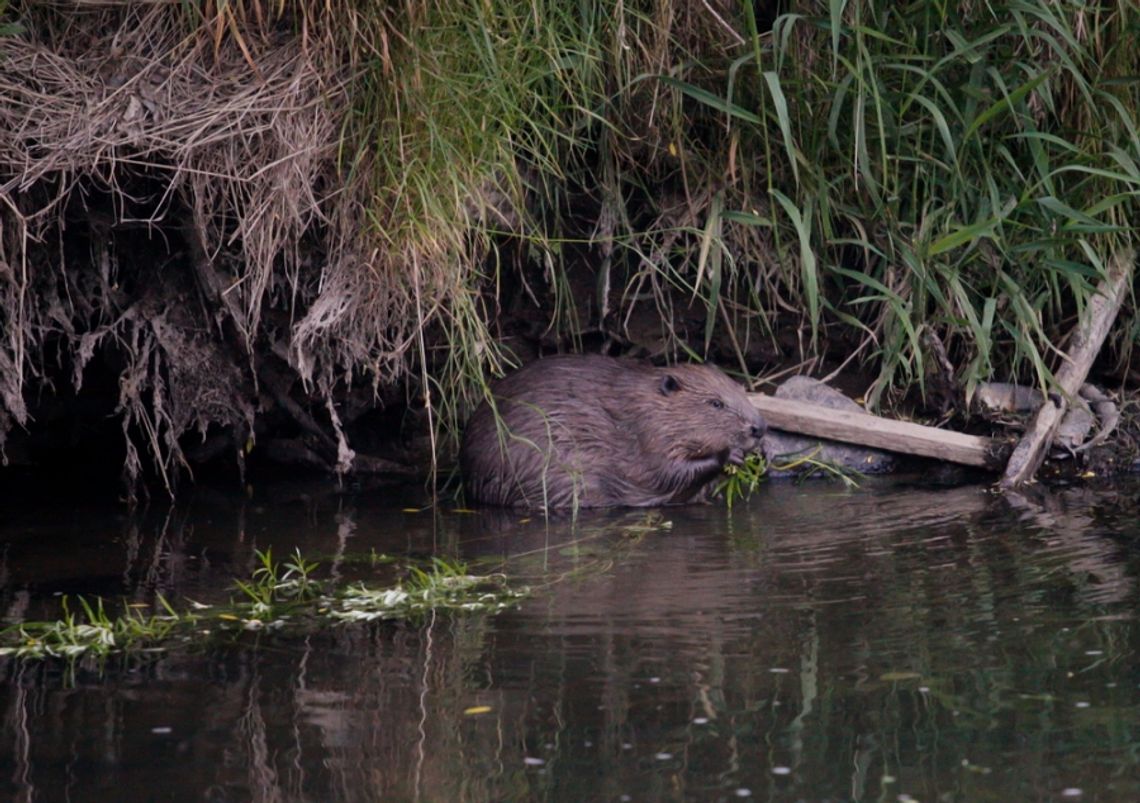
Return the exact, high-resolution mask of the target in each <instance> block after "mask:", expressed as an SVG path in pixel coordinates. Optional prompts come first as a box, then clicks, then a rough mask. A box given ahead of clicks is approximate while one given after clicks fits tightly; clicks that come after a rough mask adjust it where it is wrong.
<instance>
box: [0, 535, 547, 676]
mask: <svg viewBox="0 0 1140 803" xmlns="http://www.w3.org/2000/svg"><path fill="white" fill-rule="evenodd" d="M255 554H256V557H257V560H258V563H259V564H260V565H259V566H258V567H257V568H256V569H254V571H253V572H252V573H251V577H250V579H248V580H235V581H234V587H235V589H236V590H237V591H239V592H240V594H241V596H240V597H239V599H238V600H237V601H234V602H232V603H231V604H230V605H228V606H225V605H222V606H211V605H206V604H202V603H195V602H191V603H190V608H191V609H190V610H189V611H186V612H180V611H177V610H175V608H174V607H173V606H172V605H171V604H170V603H169V602H168V601H167V600H166V599H165V598H164V597H163V596H162V595H158V596H157V597H156V601H157V604H158V606H159V608H160V610H161V612H160V613H154V614H146V613H143V612H142V611H141V610H140V609H139V608H138V607H137V606H130V605H128V606H125V607H124V609H123V612H122V613H120V614H118V615H112V614H110V613H109V612H108V611H107V609H106V607H105V603H104V600H103V599H102V598H99V597H96V598H95V600H94V602H91V601H89V600H87V599H86V598H84V597H78V598H77V599H78V603H79V610H78V611H75V610H72V607H71V603H70V601H69V599H68V598H67V597H63V598H62V599H61V602H60V605H61V616H60V618H59V619H58V620H55V621H42V622H22V623H19V624H15V625H11V626H9V627H7V628H4V629H3V630H0V656H14V657H17V658H49V657H58V658H66V659H77V658H80V657H83V656H94V657H105V656H107V655H110V654H112V653H123V652H138V651H142V650H161V649H164V648H165V646H166V645H167V644H168V643H169V642H170V640H171V639H173V638H175V637H179V636H181V637H183V638H184V640H190V641H194V640H201V639H206V638H209V637H210V636H211V634H212V633H213V632H214V631H215V630H221V631H225V630H234V629H237V630H239V631H240V630H261V629H264V628H273V629H281V628H283V627H285V626H286V624H291V625H293V626H296V627H320V626H323V625H327V624H332V623H338V622H353V621H370V620H373V619H381V618H383V619H398V618H404V619H407V618H414V617H418V616H420V615H422V614H424V613H427V612H429V611H448V612H454V613H456V614H467V613H495V612H498V611H501V610H503V609H505V608H508V607H510V606H512V605H515V604H517V603H518V602H519V601H520V600H522V599H523V598H525V597H526V596H527V595H528V594H529V590H528V589H527V588H525V587H515V586H512V585H511V584H510V583H509V582H508V580H507V577H506V576H505V575H502V574H494V575H482V576H480V575H473V574H470V573H468V570H467V567H466V566H465V565H464V564H463V563H460V562H458V561H452V560H448V559H445V558H440V557H433V558H432V559H431V561H430V562H429V563H428V565H427V566H426V568H423V569H421V568H419V567H418V566H416V565H414V564H409V565H408V566H407V577H406V579H404V580H403V581H401V582H398V583H396V584H395V585H391V586H387V587H382V588H377V587H373V586H370V585H368V584H366V583H363V582H361V583H356V584H353V585H350V586H347V587H345V588H330V587H329V585H328V582H327V581H320V580H317V579H315V578H314V577H313V573H314V572H315V571H316V569H317V568H318V566H319V564H317V563H316V562H313V561H310V560H307V559H306V558H304V557H303V556H302V555H301V553H300V551H299V550H296V549H295V550H294V552H293V554H292V556H291V557H290V558H289V559H287V560H285V561H282V562H278V561H275V560H274V559H273V551H272V548H267V549H266V550H265V551H260V550H255Z"/></svg>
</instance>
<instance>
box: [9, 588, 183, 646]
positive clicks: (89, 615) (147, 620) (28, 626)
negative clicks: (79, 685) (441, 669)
mask: <svg viewBox="0 0 1140 803" xmlns="http://www.w3.org/2000/svg"><path fill="white" fill-rule="evenodd" d="M76 599H77V601H78V603H79V608H80V610H79V611H73V610H72V609H71V603H70V601H69V599H68V598H67V597H62V598H61V600H60V607H61V609H62V616H61V617H60V618H59V619H58V620H56V621H42V622H23V623H21V624H18V625H13V626H11V627H7V628H5V629H4V630H2V631H0V655H14V656H16V657H18V658H47V657H55V658H77V657H79V656H81V655H95V656H100V657H102V656H106V655H109V654H111V653H113V652H123V651H130V650H138V649H144V648H147V647H150V646H153V645H155V644H157V643H160V642H162V641H165V640H166V639H168V638H170V637H171V636H172V635H173V634H174V633H176V632H178V631H180V630H182V629H184V628H186V627H187V626H191V625H193V624H194V623H195V622H197V620H198V617H197V615H195V614H193V613H178V612H176V611H175V610H174V609H173V608H172V607H171V606H170V603H169V602H167V601H166V599H165V598H164V597H163V596H162V595H161V594H159V595H157V596H156V599H157V602H158V604H159V606H160V608H161V610H162V611H163V613H157V614H146V613H144V612H143V611H142V610H140V609H138V608H136V607H133V606H127V608H126V609H125V610H124V612H123V613H122V614H120V615H118V616H111V615H110V614H108V613H107V611H106V609H105V608H104V604H103V600H102V599H101V598H98V597H97V598H96V599H95V601H94V603H92V602H89V601H88V600H87V599H86V598H84V597H77V598H76Z"/></svg>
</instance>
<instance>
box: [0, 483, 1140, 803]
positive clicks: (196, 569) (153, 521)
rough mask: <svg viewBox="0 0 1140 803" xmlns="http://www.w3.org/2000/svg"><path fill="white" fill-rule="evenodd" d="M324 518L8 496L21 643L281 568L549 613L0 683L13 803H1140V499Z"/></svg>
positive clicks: (227, 501) (52, 668)
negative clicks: (463, 567)
mask: <svg viewBox="0 0 1140 803" xmlns="http://www.w3.org/2000/svg"><path fill="white" fill-rule="evenodd" d="M321 494H322V492H321V490H320V488H319V487H317V486H313V487H308V488H300V489H294V490H291V489H288V488H270V489H265V490H257V491H256V492H255V493H253V494H252V497H251V498H245V497H239V496H232V497H230V496H226V495H217V494H210V493H207V492H205V491H200V492H198V493H196V495H195V497H194V498H192V499H189V500H187V501H185V502H183V503H180V504H179V505H178V506H176V507H175V508H173V509H171V510H165V509H162V510H155V509H153V508H152V509H151V510H150V511H149V512H147V513H146V514H144V515H142V516H137V517H131V516H128V515H126V514H125V513H124V512H122V511H121V510H117V509H114V508H107V507H103V508H100V507H97V506H90V505H78V504H77V505H68V504H65V503H60V502H59V501H56V502H54V503H53V504H51V505H50V506H45V505H21V504H15V503H14V502H13V503H8V502H6V503H5V505H4V506H3V509H2V510H0V604H2V605H3V609H2V610H3V612H4V615H5V618H6V620H7V621H9V622H10V621H14V620H20V619H23V618H28V617H43V616H46V615H50V614H52V612H54V611H56V610H57V607H58V595H60V594H63V593H66V594H68V595H75V594H85V595H92V594H101V595H103V596H105V597H106V598H108V599H109V600H112V599H113V600H120V601H127V602H130V601H141V602H150V601H152V600H153V599H154V595H155V593H156V592H161V593H162V594H163V595H165V596H166V597H167V598H168V599H170V600H172V601H174V602H175V604H176V605H179V606H182V607H186V606H187V605H189V604H190V603H189V600H196V601H202V602H215V601H219V600H225V599H226V598H227V597H228V596H229V595H230V594H231V588H232V582H233V579H234V578H235V577H248V576H249V574H250V572H251V571H252V570H253V569H254V568H255V567H256V565H257V563H256V556H255V555H254V550H255V549H264V548H265V547H267V546H272V547H273V550H274V553H275V554H278V555H284V554H286V553H287V552H289V551H291V550H292V549H293V548H294V547H299V548H300V549H301V551H302V553H303V554H305V555H306V556H310V557H313V558H315V559H319V560H320V562H321V564H322V566H321V570H320V571H321V574H322V576H323V577H326V578H327V577H329V576H330V574H331V575H332V576H334V577H339V578H341V579H349V578H355V577H364V578H369V577H370V572H372V571H373V570H372V569H369V568H368V566H367V564H365V563H361V562H359V561H357V562H353V561H351V560H349V559H350V558H353V557H360V556H365V555H368V554H370V553H372V552H373V551H375V552H376V553H387V554H396V555H407V554H411V555H416V556H425V555H431V554H443V555H451V556H460V557H464V558H466V559H467V560H469V561H471V562H472V564H473V565H474V566H476V567H478V568H479V570H482V571H492V570H496V569H498V570H502V571H505V572H506V573H507V574H508V575H509V576H511V577H512V578H515V579H516V580H517V581H518V582H520V583H522V582H525V583H528V584H530V585H532V586H533V587H535V589H536V590H535V593H534V595H533V596H532V597H531V598H529V599H528V600H527V601H526V602H524V603H523V604H522V605H521V606H520V607H518V608H517V609H514V610H510V611H507V612H505V613H500V614H497V615H485V614H470V615H443V614H439V615H436V616H428V617H427V618H425V619H424V620H423V621H419V622H412V623H408V622H403V623H397V622H381V623H372V624H352V625H345V624H341V625H329V626H325V627H319V628H314V629H310V630H307V631H305V632H290V631H284V632H276V633H268V632H264V631H263V632H259V633H244V634H241V635H238V636H234V635H226V636H221V635H215V636H211V637H206V638H204V639H203V640H202V641H201V642H200V643H196V644H193V645H188V646H181V645H180V646H176V647H173V648H171V649H169V650H168V651H166V652H163V653H156V654H148V655H142V656H133V657H115V658H111V659H108V660H107V661H106V662H105V663H104V664H102V665H99V664H97V663H94V662H91V661H87V662H82V663H81V664H80V665H79V666H78V667H75V668H74V670H69V668H68V667H67V666H66V664H64V663H62V662H59V661H46V662H26V661H17V660H15V659H12V658H0V678H2V680H3V686H2V688H0V712H2V716H3V731H2V736H0V765H2V766H0V799H2V800H27V801H31V800H35V801H89V800H115V801H145V800H206V801H214V800H217V801H222V800H227V801H229V800H233V801H241V800H258V801H262V800H264V801H333V800H336V801H340V800H344V801H372V800H397V801H399V800H425V801H464V800H470V801H490V800H567V801H579V800H581V801H593V800H634V801H644V800H734V799H746V798H748V797H751V798H754V799H763V800H780V801H783V800H788V801H793V800H806V801H824V800H860V801H863V800H867V801H871V800H874V801H908V800H920V801H1038V800H1058V801H1061V800H1084V801H1091V800H1098V801H1100V800H1103V801H1118V800H1119V801H1133V800H1140V655H1138V647H1140V626H1138V619H1140V616H1138V614H1140V594H1138V592H1137V586H1138V575H1140V502H1138V501H1137V496H1138V494H1140V484H1137V483H1136V482H1130V483H1128V484H1123V485H1119V486H1117V487H1115V488H1113V489H1111V490H1106V489H1100V490H1097V491H1092V490H1082V489H1066V490H1056V491H1053V492H1051V493H1049V494H1047V495H1045V496H1044V497H1042V498H1038V499H1033V500H1030V499H1024V498H1020V497H1014V498H1003V497H1001V496H997V495H995V494H992V493H991V492H989V491H988V489H986V488H984V487H978V486H973V487H963V488H953V489H930V488H925V489H922V488H914V487H906V486H904V485H900V484H898V483H890V484H877V483H869V484H865V485H864V486H863V487H862V488H859V489H856V490H852V491H846V490H842V489H840V488H838V487H836V486H833V485H828V484H823V483H820V484H814V485H810V486H808V487H803V488H795V487H792V486H788V485H782V486H769V487H767V488H765V489H764V490H763V491H762V492H760V493H759V494H757V495H756V496H754V497H753V498H752V499H751V500H750V501H749V502H748V503H746V504H740V503H738V505H737V506H736V508H735V509H734V510H732V511H731V512H729V511H726V510H725V509H724V508H723V507H715V506H709V507H690V508H673V509H667V510H664V511H660V512H659V513H658V514H657V515H658V516H661V517H663V518H664V519H665V520H667V521H669V522H671V523H672V526H671V527H669V528H659V529H650V530H646V529H645V528H644V527H642V526H641V525H643V524H645V523H646V522H647V520H648V521H649V523H650V524H653V523H655V522H657V521H659V520H658V519H654V518H653V517H652V514H646V513H645V512H629V511H625V512H619V513H609V514H591V515H583V516H582V517H580V518H579V520H578V521H577V522H571V521H568V520H559V521H553V522H548V523H544V522H543V521H541V520H540V519H532V520H529V521H523V520H520V518H521V517H519V516H517V515H503V514H495V513H478V514H470V513H460V512H448V511H439V512H435V513H433V512H431V511H428V512H421V513H407V512H403V511H402V510H401V507H402V505H403V502H402V501H401V500H397V499H392V498H391V496H390V495H387V496H386V495H385V494H382V493H374V494H365V493H357V494H348V495H340V496H338V495H335V494H328V493H325V494H324V495H321ZM647 515H648V516H649V517H650V518H649V519H647ZM388 571H390V569H388Z"/></svg>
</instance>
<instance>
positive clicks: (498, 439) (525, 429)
mask: <svg viewBox="0 0 1140 803" xmlns="http://www.w3.org/2000/svg"><path fill="white" fill-rule="evenodd" d="M492 396H493V398H494V405H493V406H492V405H491V404H489V403H488V402H486V401H484V402H483V403H482V404H481V405H480V406H479V408H478V409H477V410H476V411H475V413H474V415H472V417H471V420H470V421H469V422H468V425H467V430H466V432H465V433H464V438H463V446H462V449H461V451H460V463H461V467H462V470H463V481H464V487H465V489H466V492H467V498H468V500H469V501H471V502H479V503H483V504H491V505H508V506H514V507H530V508H545V509H547V510H553V509H557V508H572V507H610V506H616V505H630V506H647V505H662V504H675V503H681V502H687V501H690V500H692V499H694V498H697V497H698V496H701V495H702V494H703V492H704V491H705V489H706V487H707V486H708V485H709V483H710V482H711V481H712V480H714V479H716V478H717V477H718V475H719V474H720V472H721V470H722V469H723V468H724V466H725V465H726V464H727V463H730V462H731V463H738V462H740V461H741V460H742V459H743V457H744V454H745V453H746V452H749V451H755V450H756V449H758V448H759V446H760V438H761V436H762V435H763V433H764V430H765V428H766V425H765V423H764V419H763V418H762V417H761V416H760V414H759V413H758V412H757V411H756V409H755V408H754V407H753V406H752V405H751V404H750V403H749V402H748V399H747V397H746V396H745V395H744V389H743V388H742V387H741V386H740V385H738V384H737V383H736V382H733V381H732V380H731V379H729V378H728V377H727V376H725V375H724V374H723V373H722V372H721V371H719V370H718V369H716V368H714V367H712V366H708V365H678V366H674V367H671V368H656V367H653V366H651V365H645V364H641V363H636V362H632V361H627V360H618V359H614V358H612V357H601V356H591V355H581V356H571V355H565V356H559V357H548V358H546V359H542V360H537V361H535V362H532V363H530V364H528V365H526V366H525V367H523V368H522V369H520V370H519V371H517V372H515V373H514V374H511V375H510V376H508V377H506V378H505V379H502V380H500V381H499V382H497V383H495V385H494V386H493V387H492Z"/></svg>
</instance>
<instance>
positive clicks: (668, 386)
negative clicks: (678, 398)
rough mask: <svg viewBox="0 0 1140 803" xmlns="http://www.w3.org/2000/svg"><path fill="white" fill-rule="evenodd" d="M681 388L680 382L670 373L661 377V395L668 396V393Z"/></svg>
mask: <svg viewBox="0 0 1140 803" xmlns="http://www.w3.org/2000/svg"><path fill="white" fill-rule="evenodd" d="M680 389H681V383H680V382H678V381H677V377H675V376H673V375H672V374H665V376H664V377H663V378H662V379H661V395H662V396H668V395H669V394H670V393H676V392H677V391H678V390H680Z"/></svg>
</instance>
